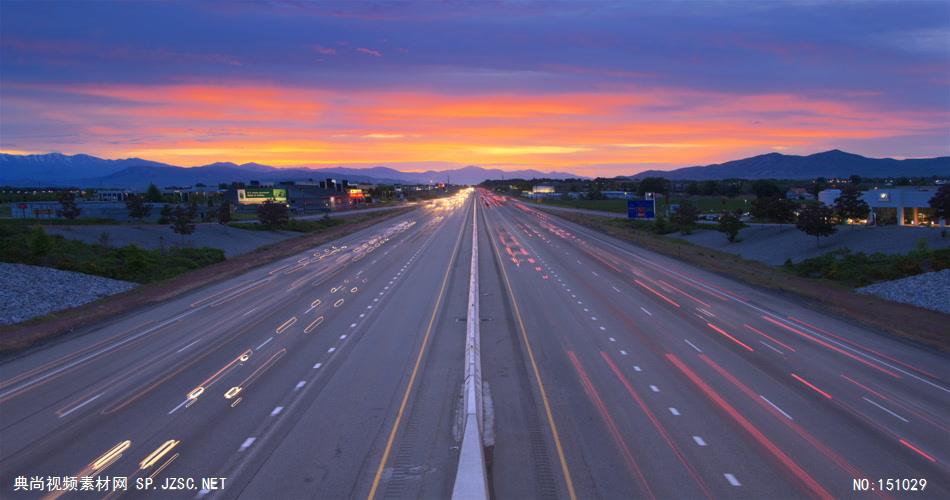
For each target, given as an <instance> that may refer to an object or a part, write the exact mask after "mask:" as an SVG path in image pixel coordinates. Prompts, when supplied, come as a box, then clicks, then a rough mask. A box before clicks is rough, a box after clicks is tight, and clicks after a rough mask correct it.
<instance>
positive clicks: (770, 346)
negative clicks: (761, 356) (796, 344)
mask: <svg viewBox="0 0 950 500" xmlns="http://www.w3.org/2000/svg"><path fill="white" fill-rule="evenodd" d="M759 343H760V344H762V345H764V346H765V347H768V348H769V349H771V350H773V351H775V352H777V353H779V354H782V355H785V353H784V352H782V351H780V350H778V349H776V348H775V347H772V345H771V344H769V343H768V342H766V341H764V340H760V341H759Z"/></svg>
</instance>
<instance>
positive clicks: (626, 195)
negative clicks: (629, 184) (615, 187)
mask: <svg viewBox="0 0 950 500" xmlns="http://www.w3.org/2000/svg"><path fill="white" fill-rule="evenodd" d="M600 194H602V195H604V198H607V199H608V200H632V199H634V198H636V197H637V194H636V193H634V192H631V191H601V192H600Z"/></svg>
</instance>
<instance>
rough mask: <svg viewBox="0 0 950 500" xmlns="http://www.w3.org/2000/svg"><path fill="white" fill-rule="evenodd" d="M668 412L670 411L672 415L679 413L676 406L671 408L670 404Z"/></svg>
mask: <svg viewBox="0 0 950 500" xmlns="http://www.w3.org/2000/svg"><path fill="white" fill-rule="evenodd" d="M670 413H672V414H673V415H676V416H677V417H678V416H679V414H680V411H679V410H677V409H676V408H673V407H672V406H671V407H670Z"/></svg>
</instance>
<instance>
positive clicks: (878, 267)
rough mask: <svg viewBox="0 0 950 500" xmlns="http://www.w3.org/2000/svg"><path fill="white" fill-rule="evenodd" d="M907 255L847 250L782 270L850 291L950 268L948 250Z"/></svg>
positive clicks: (925, 249) (924, 249)
mask: <svg viewBox="0 0 950 500" xmlns="http://www.w3.org/2000/svg"><path fill="white" fill-rule="evenodd" d="M921 243H923V244H922V245H919V247H918V248H917V249H916V250H914V251H913V252H910V253H907V254H903V255H901V254H897V255H893V254H883V253H872V254H866V253H864V252H852V251H850V250H848V249H847V248H842V249H840V250H834V251H831V252H828V253H826V254H824V255H822V256H820V257H814V258H811V259H805V260H803V261H802V262H798V263H791V262H787V263H786V264H785V265H784V266H783V267H784V269H785V270H787V271H789V272H791V273H793V274H795V275H798V276H802V277H806V278H819V279H825V280H831V281H835V282H838V283H842V284H846V285H848V286H852V287H862V286H867V285H870V284H872V283H877V282H880V281H890V280H896V279H901V278H906V277H908V276H914V275H917V274H921V273H926V272H931V271H940V270H943V269H948V268H950V248H941V249H936V250H932V249H930V248H928V247H927V245H926V243H925V242H923V241H921Z"/></svg>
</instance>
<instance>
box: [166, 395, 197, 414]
mask: <svg viewBox="0 0 950 500" xmlns="http://www.w3.org/2000/svg"><path fill="white" fill-rule="evenodd" d="M189 401H191V400H190V399H188V398H185V400H184V401H182V402H181V403H178V406H176V407H174V408H172V411H170V412H168V414H169V415H171V414H172V413H175V412H176V411H178V409H179V408H181V407H182V406H185V404H187V403H188V402H189Z"/></svg>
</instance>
